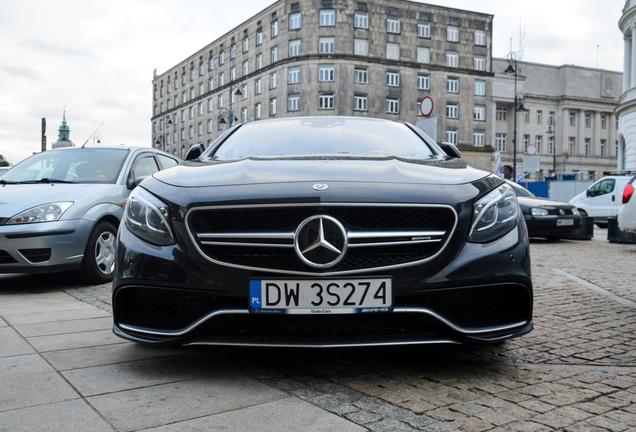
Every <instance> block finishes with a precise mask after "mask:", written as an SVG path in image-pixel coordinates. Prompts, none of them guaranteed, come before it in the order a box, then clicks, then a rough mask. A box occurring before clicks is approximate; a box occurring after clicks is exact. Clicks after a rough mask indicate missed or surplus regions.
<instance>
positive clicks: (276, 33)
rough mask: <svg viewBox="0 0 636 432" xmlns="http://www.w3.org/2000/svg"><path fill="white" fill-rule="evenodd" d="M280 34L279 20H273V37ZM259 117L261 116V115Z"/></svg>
mask: <svg viewBox="0 0 636 432" xmlns="http://www.w3.org/2000/svg"><path fill="white" fill-rule="evenodd" d="M276 36H278V21H274V22H272V38H275V37H276ZM258 118H261V117H260V116H259V117H258Z"/></svg>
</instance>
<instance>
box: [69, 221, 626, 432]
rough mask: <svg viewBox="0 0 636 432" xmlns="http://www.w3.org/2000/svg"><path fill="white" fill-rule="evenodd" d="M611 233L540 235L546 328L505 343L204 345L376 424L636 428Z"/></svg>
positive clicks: (93, 291)
mask: <svg viewBox="0 0 636 432" xmlns="http://www.w3.org/2000/svg"><path fill="white" fill-rule="evenodd" d="M604 235H605V234H604V232H603V231H600V232H599V231H597V232H596V236H597V237H596V238H595V239H594V240H591V241H568V240H565V241H559V242H546V241H541V240H533V241H532V243H531V254H532V265H533V267H532V269H533V281H534V288H535V311H534V323H535V328H534V330H533V331H532V332H531V333H530V334H528V335H526V336H524V337H521V338H518V339H514V340H511V341H508V342H505V343H502V344H498V345H486V346H483V345H479V346H424V347H415V348H413V347H410V348H406V347H402V348H397V349H394V348H382V349H375V348H374V349H344V350H342V349H340V350H267V349H237V348H232V349H230V348H209V349H198V351H199V352H200V353H201V355H204V356H208V357H210V358H213V359H214V360H216V361H220V362H223V363H225V364H226V365H228V366H229V367H231V368H234V369H236V370H239V371H240V372H243V373H246V374H248V375H250V376H252V377H254V378H256V379H258V380H260V381H262V382H264V383H267V384H269V385H271V386H274V387H276V388H278V389H281V390H284V391H286V392H288V393H290V394H294V395H296V396H299V397H300V398H302V399H305V400H307V401H309V402H311V403H313V404H315V405H317V406H320V407H322V408H325V409H327V410H329V411H332V412H334V413H337V414H338V415H341V416H343V417H345V418H347V419H349V420H351V421H353V422H355V423H357V424H359V425H362V426H364V427H366V428H368V429H369V430H372V431H429V432H432V431H465V432H480V431H492V432H499V431H520V432H523V431H532V432H534V431H568V432H574V431H586V432H587V431H591V432H594V431H636V359H635V355H636V245H620V244H610V243H609V242H607V241H606V240H605V237H604ZM65 291H66V292H68V293H69V294H71V295H73V296H75V297H77V298H79V299H82V300H84V301H87V302H89V303H91V304H94V305H96V306H98V307H101V308H104V309H108V308H109V307H110V304H109V302H110V297H109V295H110V287H109V286H108V285H105V286H98V287H77V286H76V287H72V288H66V289H65ZM281 421H284V419H281Z"/></svg>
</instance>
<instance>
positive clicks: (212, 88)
mask: <svg viewBox="0 0 636 432" xmlns="http://www.w3.org/2000/svg"><path fill="white" fill-rule="evenodd" d="M212 90H214V78H210V79H209V80H208V91H212Z"/></svg>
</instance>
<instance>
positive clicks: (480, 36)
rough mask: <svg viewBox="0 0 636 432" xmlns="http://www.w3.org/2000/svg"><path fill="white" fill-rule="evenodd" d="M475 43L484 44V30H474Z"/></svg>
mask: <svg viewBox="0 0 636 432" xmlns="http://www.w3.org/2000/svg"><path fill="white" fill-rule="evenodd" d="M475 45H479V46H486V31H485V30H475Z"/></svg>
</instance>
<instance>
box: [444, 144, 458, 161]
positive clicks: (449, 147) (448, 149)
mask: <svg viewBox="0 0 636 432" xmlns="http://www.w3.org/2000/svg"><path fill="white" fill-rule="evenodd" d="M440 147H442V150H444V152H445V153H446V154H447V155H448V156H450V157H452V158H457V159H461V157H462V153H461V152H460V151H459V149H458V148H457V147H456V146H455V144H452V143H449V142H443V143H442V145H441V146H440Z"/></svg>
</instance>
